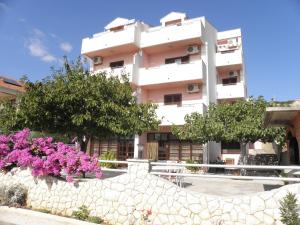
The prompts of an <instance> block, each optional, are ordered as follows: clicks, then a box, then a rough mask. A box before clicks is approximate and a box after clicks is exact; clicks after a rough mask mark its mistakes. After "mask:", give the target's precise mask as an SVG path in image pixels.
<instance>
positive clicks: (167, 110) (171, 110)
mask: <svg viewBox="0 0 300 225" xmlns="http://www.w3.org/2000/svg"><path fill="white" fill-rule="evenodd" d="M205 109H206V107H205V105H204V104H202V103H198V104H182V106H180V107H179V106H177V105H163V106H159V107H158V108H157V109H156V114H157V116H158V118H159V119H160V120H161V124H160V125H161V126H169V125H183V124H184V123H185V122H184V117H185V115H187V114H191V113H193V112H198V113H201V114H202V113H203V112H204V111H205Z"/></svg>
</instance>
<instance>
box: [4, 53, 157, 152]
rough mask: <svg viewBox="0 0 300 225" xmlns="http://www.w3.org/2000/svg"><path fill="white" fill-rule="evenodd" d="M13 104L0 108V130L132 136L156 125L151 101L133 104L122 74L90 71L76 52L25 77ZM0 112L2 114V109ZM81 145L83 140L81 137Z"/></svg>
mask: <svg viewBox="0 0 300 225" xmlns="http://www.w3.org/2000/svg"><path fill="white" fill-rule="evenodd" d="M25 87H26V92H25V93H24V94H23V95H22V96H21V97H20V99H19V101H18V102H19V103H18V105H13V104H10V103H6V105H5V107H2V109H1V110H0V114H1V116H0V126H1V130H2V131H5V132H8V131H14V130H18V129H21V128H23V127H28V128H30V129H31V130H34V131H40V132H49V133H60V134H66V135H69V136H72V135H73V136H77V137H78V140H79V141H81V140H83V137H85V138H86V140H88V139H89V138H90V137H92V136H98V137H108V136H115V135H119V136H132V135H134V134H141V133H142V132H144V131H147V130H150V129H156V128H157V126H158V124H159V121H158V120H157V117H156V114H155V108H156V107H155V105H153V104H151V103H147V104H138V103H137V101H136V98H135V97H134V95H133V89H132V87H131V86H130V83H129V81H128V78H127V77H126V76H125V75H123V76H122V78H121V79H119V78H118V77H116V76H108V75H107V74H105V73H99V74H96V75H93V74H91V73H90V72H89V70H88V69H85V68H84V65H83V63H82V60H81V58H78V59H77V60H76V61H75V62H69V61H68V60H67V59H65V63H64V66H63V67H62V68H61V69H59V70H54V69H53V72H52V75H51V76H50V77H47V78H46V79H44V80H42V81H36V82H30V81H26V83H25ZM2 113H3V114H2ZM81 145H82V149H85V148H86V142H82V141H81Z"/></svg>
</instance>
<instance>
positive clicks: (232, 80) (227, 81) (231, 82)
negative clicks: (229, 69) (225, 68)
mask: <svg viewBox="0 0 300 225" xmlns="http://www.w3.org/2000/svg"><path fill="white" fill-rule="evenodd" d="M236 83H237V77H229V78H225V79H222V84H223V85H234V84H236Z"/></svg>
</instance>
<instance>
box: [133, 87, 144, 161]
mask: <svg viewBox="0 0 300 225" xmlns="http://www.w3.org/2000/svg"><path fill="white" fill-rule="evenodd" d="M141 94H142V89H141V88H140V87H138V88H137V89H136V91H135V96H136V101H137V103H138V104H140V103H141V102H142V99H141ZM139 144H140V137H139V135H137V134H136V135H134V158H135V159H138V158H139Z"/></svg>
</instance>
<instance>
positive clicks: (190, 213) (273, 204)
mask: <svg viewBox="0 0 300 225" xmlns="http://www.w3.org/2000/svg"><path fill="white" fill-rule="evenodd" d="M208 182H209V180H208ZM13 183H20V184H23V185H25V186H26V187H27V188H28V190H29V193H28V204H29V205H31V206H32V207H33V208H36V209H47V210H51V211H52V212H53V213H60V214H64V215H71V214H72V212H73V211H74V210H77V208H78V207H80V206H82V205H86V206H87V207H88V208H89V209H90V210H91V213H92V215H94V216H99V217H101V218H103V219H105V220H106V221H109V222H110V223H111V224H115V225H131V224H141V217H142V213H143V210H150V209H151V211H152V215H151V216H150V220H151V222H149V224H156V225H160V224H161V225H171V224H174V225H175V224H176V225H177V224H178V225H179V224H182V225H188V224H190V225H192V224H195V225H196V224H198V225H200V224H201V225H215V224H216V225H217V224H218V225H219V224H224V225H238V224H246V225H256V224H264V225H265V224H281V222H280V221H279V220H280V211H279V200H281V199H282V198H283V197H284V196H285V195H286V193H287V192H288V191H290V192H294V193H296V194H297V197H298V199H300V184H293V185H287V186H284V187H282V188H279V189H275V190H272V191H266V192H261V193H257V194H252V195H245V196H236V197H218V196H212V195H205V194H201V193H196V192H193V191H188V190H185V189H182V188H180V187H178V186H176V185H174V184H173V183H171V182H168V181H167V180H165V179H162V178H159V177H157V176H153V175H151V174H149V162H148V161H146V160H139V161H130V162H129V167H128V173H127V174H123V175H120V176H117V177H113V178H109V179H103V180H96V179H91V180H83V181H79V182H75V183H67V182H65V181H63V180H59V179H56V178H53V177H45V178H34V177H32V176H31V174H30V171H29V170H15V171H12V172H9V173H7V174H0V184H13ZM216 188H218V187H216ZM221 222H223V223H221Z"/></svg>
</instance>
